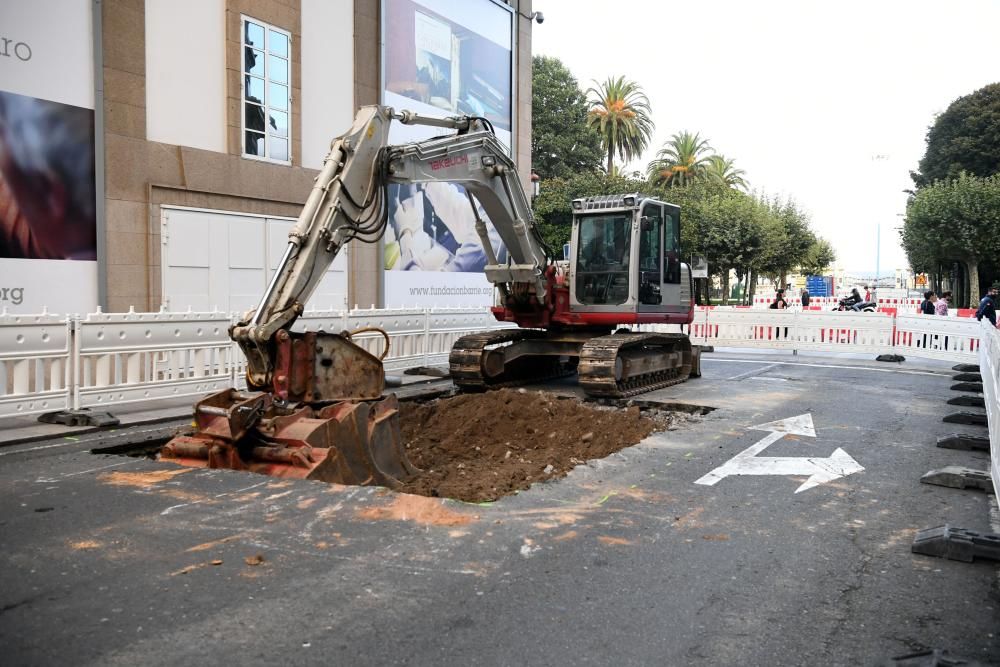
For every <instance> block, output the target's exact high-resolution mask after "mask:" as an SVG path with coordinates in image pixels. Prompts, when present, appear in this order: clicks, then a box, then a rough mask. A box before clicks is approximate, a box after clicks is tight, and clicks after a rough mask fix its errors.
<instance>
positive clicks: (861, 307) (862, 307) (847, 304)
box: [832, 298, 878, 313]
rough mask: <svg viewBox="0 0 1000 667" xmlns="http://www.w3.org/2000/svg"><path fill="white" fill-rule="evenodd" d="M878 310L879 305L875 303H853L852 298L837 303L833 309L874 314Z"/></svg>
mask: <svg viewBox="0 0 1000 667" xmlns="http://www.w3.org/2000/svg"><path fill="white" fill-rule="evenodd" d="M877 309H878V303H876V302H875V301H859V302H857V303H855V302H853V301H851V299H850V298H844V299H841V300H840V301H838V302H837V305H836V306H835V307H834V308H832V310H836V311H845V310H849V311H852V312H855V313H874V312H875V311H876V310H877Z"/></svg>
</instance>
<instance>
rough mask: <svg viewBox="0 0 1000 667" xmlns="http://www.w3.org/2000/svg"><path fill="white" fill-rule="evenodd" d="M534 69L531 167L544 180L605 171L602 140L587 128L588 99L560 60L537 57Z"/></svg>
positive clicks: (533, 61)
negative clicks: (602, 164)
mask: <svg viewBox="0 0 1000 667" xmlns="http://www.w3.org/2000/svg"><path fill="white" fill-rule="evenodd" d="M531 64H532V69H531V86H532V96H531V166H532V168H533V169H534V171H535V173H537V174H538V175H539V176H540V177H541V178H543V179H547V178H555V177H559V178H570V177H571V176H575V175H577V174H582V173H586V172H592V171H597V170H599V169H600V168H601V160H602V159H603V158H604V150H603V148H602V147H601V137H600V135H598V134H597V132H595V131H594V130H592V129H591V128H589V127H588V126H587V110H588V105H587V98H586V96H585V95H584V94H583V92H582V91H581V90H580V87H579V85H578V84H577V80H576V79H575V78H574V77H573V74H572V73H571V72H570V71H569V69H567V68H566V66H565V65H564V64H563V63H562V61H561V60H559V59H558V58H551V57H548V56H535V57H534V58H533V59H532V63H531Z"/></svg>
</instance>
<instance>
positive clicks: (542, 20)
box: [531, 12, 545, 25]
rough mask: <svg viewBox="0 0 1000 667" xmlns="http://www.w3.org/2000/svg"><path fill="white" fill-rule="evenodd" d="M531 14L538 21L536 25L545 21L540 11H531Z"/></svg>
mask: <svg viewBox="0 0 1000 667" xmlns="http://www.w3.org/2000/svg"><path fill="white" fill-rule="evenodd" d="M531 15H532V16H533V17H535V21H536V22H537V23H538V25H542V24H543V23H545V14H543V13H541V12H532V14H531Z"/></svg>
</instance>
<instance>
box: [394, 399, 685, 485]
mask: <svg viewBox="0 0 1000 667" xmlns="http://www.w3.org/2000/svg"><path fill="white" fill-rule="evenodd" d="M400 417H401V420H400V421H401V423H402V430H403V442H404V443H406V448H407V450H406V451H407V455H408V456H409V458H410V461H412V462H413V464H414V465H416V466H417V467H418V468H421V469H422V470H423V473H421V474H420V475H419V476H418V477H417V478H416V479H415V480H413V481H412V482H411V483H409V484H408V485H406V486H405V487H404V488H403V489H401V490H402V491H405V492H407V493H415V494H419V495H424V496H441V497H447V498H456V499H458V500H464V501H466V502H482V501H487V500H495V499H496V498H499V497H501V496H505V495H507V494H510V493H513V492H514V491H516V490H519V489H526V488H528V487H529V486H531V484H532V483H534V482H537V481H541V480H546V479H552V478H555V477H562V476H563V475H565V474H566V473H567V472H569V471H570V470H571V469H572V468H573V467H574V466H576V465H577V464H580V463H583V462H585V461H587V460H589V459H599V458H603V457H605V456H608V455H609V454H612V453H614V452H617V451H618V450H620V449H623V448H625V447H628V446H630V445H634V444H636V443H637V442H639V441H640V440H642V439H643V438H645V437H646V436H648V435H649V434H650V433H652V432H653V431H657V430H662V429H664V428H667V427H668V426H669V425H670V423H671V417H670V416H668V415H663V414H660V415H658V417H657V419H656V421H654V420H653V419H649V418H647V417H645V416H643V415H642V414H641V413H640V410H639V408H638V407H630V408H625V409H622V408H607V407H594V406H590V405H586V404H583V403H581V402H579V401H578V400H577V399H575V398H571V397H562V396H556V395H554V394H549V393H546V392H537V391H526V390H524V389H519V390H511V389H501V390H498V391H490V392H486V393H484V394H463V395H460V396H456V397H453V398H444V399H439V400H436V401H432V402H429V403H404V404H403V405H402V407H401V415H400Z"/></svg>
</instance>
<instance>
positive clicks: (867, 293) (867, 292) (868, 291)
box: [865, 285, 872, 303]
mask: <svg viewBox="0 0 1000 667" xmlns="http://www.w3.org/2000/svg"><path fill="white" fill-rule="evenodd" d="M871 300H872V291H871V289H870V288H869V287H868V285H865V303H868V302H869V301H871Z"/></svg>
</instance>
